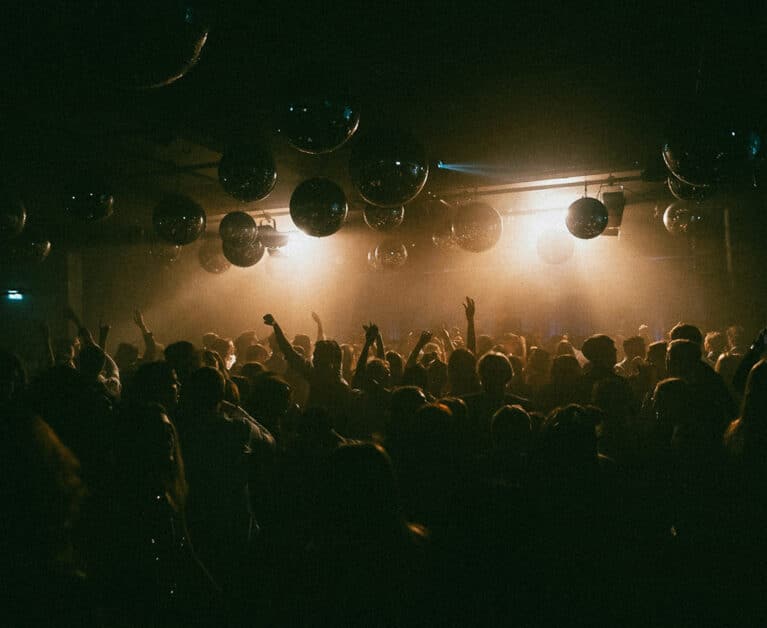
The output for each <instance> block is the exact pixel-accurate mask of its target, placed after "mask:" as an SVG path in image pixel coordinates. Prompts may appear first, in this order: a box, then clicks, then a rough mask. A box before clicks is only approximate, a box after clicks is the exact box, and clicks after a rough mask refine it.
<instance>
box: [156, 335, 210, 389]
mask: <svg viewBox="0 0 767 628" xmlns="http://www.w3.org/2000/svg"><path fill="white" fill-rule="evenodd" d="M164 355H165V361H166V362H167V363H168V364H170V366H171V368H172V369H173V370H174V371H176V375H178V378H179V380H180V381H181V383H182V384H183V383H184V382H185V381H186V378H187V377H188V376H189V375H190V374H191V373H193V372H194V371H195V370H197V369H198V368H200V366H201V364H202V357H201V356H200V352H199V351H197V349H195V347H194V345H193V344H192V343H191V342H187V341H185V340H180V341H178V342H174V343H171V344H169V345H168V346H167V347H165V353H164Z"/></svg>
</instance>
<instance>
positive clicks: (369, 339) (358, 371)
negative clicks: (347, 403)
mask: <svg viewBox="0 0 767 628" xmlns="http://www.w3.org/2000/svg"><path fill="white" fill-rule="evenodd" d="M362 328H363V329H364V330H365V344H364V345H363V346H362V350H361V351H360V357H359V358H358V360H357V368H355V369H354V377H353V378H352V388H361V386H362V385H363V384H364V376H365V369H366V367H367V363H368V355H369V353H370V347H371V346H372V345H373V343H374V342H375V341H376V338H377V337H378V326H377V325H374V324H373V323H368V324H367V325H363V326H362Z"/></svg>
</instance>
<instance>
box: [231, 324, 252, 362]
mask: <svg viewBox="0 0 767 628" xmlns="http://www.w3.org/2000/svg"><path fill="white" fill-rule="evenodd" d="M257 343H258V334H256V332H255V331H244V332H242V333H241V334H240V335H239V336H237V338H235V339H234V349H235V351H236V353H237V361H238V362H246V361H247V360H246V359H245V352H246V351H247V350H248V347H251V346H253V345H255V344H257ZM256 361H258V360H256Z"/></svg>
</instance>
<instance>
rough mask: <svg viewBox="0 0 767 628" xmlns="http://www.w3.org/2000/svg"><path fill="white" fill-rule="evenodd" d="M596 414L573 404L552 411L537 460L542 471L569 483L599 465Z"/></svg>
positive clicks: (538, 448)
mask: <svg viewBox="0 0 767 628" xmlns="http://www.w3.org/2000/svg"><path fill="white" fill-rule="evenodd" d="M594 421H595V417H594V413H593V412H592V411H590V410H589V409H588V408H586V407H584V406H580V405H577V404H570V405H567V406H563V407H560V408H557V409H555V410H553V411H552V412H551V414H550V415H549V416H548V418H547V419H546V421H545V422H544V424H543V426H542V427H541V430H540V433H539V438H538V443H537V446H536V448H535V458H536V462H537V466H538V469H539V471H540V472H542V473H545V474H546V475H549V476H550V477H553V478H557V479H560V480H565V481H566V482H569V481H571V480H573V479H577V478H579V477H581V474H582V472H584V471H589V470H591V469H593V467H594V466H595V465H596V463H597V436H596V429H595V423H594Z"/></svg>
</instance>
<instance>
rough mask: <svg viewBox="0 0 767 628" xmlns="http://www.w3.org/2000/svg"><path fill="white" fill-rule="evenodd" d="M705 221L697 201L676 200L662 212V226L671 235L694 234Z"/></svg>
mask: <svg viewBox="0 0 767 628" xmlns="http://www.w3.org/2000/svg"><path fill="white" fill-rule="evenodd" d="M704 222H705V215H704V213H703V211H702V208H701V206H700V205H698V204H697V203H688V202H683V201H677V202H676V203H672V204H671V205H669V206H668V207H667V208H666V211H664V212H663V226H664V227H666V231H668V232H669V233H670V234H671V235H692V234H695V233H696V232H697V231H698V230H699V229H700V227H701V226H702V224H703V223H704Z"/></svg>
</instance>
